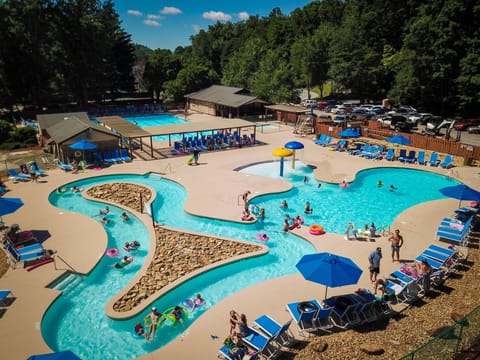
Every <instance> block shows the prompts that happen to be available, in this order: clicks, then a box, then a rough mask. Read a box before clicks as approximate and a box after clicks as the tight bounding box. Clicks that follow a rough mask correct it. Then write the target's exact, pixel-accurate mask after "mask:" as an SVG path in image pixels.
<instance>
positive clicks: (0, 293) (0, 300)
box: [0, 290, 13, 306]
mask: <svg viewBox="0 0 480 360" xmlns="http://www.w3.org/2000/svg"><path fill="white" fill-rule="evenodd" d="M8 295H12V296H13V293H12V291H11V290H0V305H2V306H7V302H6V300H7V297H8Z"/></svg>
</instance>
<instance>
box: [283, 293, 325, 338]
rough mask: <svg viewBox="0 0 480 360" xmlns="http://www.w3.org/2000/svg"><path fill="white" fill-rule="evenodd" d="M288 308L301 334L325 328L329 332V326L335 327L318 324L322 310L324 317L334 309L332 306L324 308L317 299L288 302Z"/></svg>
mask: <svg viewBox="0 0 480 360" xmlns="http://www.w3.org/2000/svg"><path fill="white" fill-rule="evenodd" d="M287 310H288V312H289V313H290V315H291V316H292V318H293V320H294V321H295V322H296V323H297V325H298V329H299V334H300V335H301V336H305V333H312V332H316V331H317V330H323V331H326V332H329V330H328V329H329V328H331V327H333V325H331V326H330V327H320V326H319V325H318V321H317V320H318V318H319V317H318V314H319V312H320V311H322V310H325V311H323V312H322V318H325V315H326V314H327V313H328V317H329V316H330V313H331V311H332V309H331V308H328V309H322V307H321V305H320V304H319V303H318V301H317V300H310V301H302V302H296V303H291V304H287Z"/></svg>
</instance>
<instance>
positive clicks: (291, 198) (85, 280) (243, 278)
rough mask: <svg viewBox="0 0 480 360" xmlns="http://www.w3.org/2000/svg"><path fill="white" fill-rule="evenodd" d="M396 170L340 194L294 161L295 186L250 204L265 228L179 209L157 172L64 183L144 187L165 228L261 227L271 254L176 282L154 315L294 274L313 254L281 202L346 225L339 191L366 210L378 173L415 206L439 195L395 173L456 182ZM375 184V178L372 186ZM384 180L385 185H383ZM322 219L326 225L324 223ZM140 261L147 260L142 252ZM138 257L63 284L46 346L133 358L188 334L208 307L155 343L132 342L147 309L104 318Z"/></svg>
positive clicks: (259, 169) (266, 167) (116, 232)
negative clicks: (308, 205) (331, 212)
mask: <svg viewBox="0 0 480 360" xmlns="http://www.w3.org/2000/svg"><path fill="white" fill-rule="evenodd" d="M275 166H278V163H276V164H275V163H270V164H263V166H262V165H256V166H254V167H252V168H250V169H249V168H245V169H243V170H242V171H245V172H248V171H252V173H257V174H263V172H264V171H265V172H266V173H270V174H271V173H272V172H273V173H276V171H274V170H275V169H277V170H278V168H277V167H275ZM399 170H401V171H402V172H401V173H398V172H397V169H385V170H382V171H380V172H379V170H367V171H364V172H362V173H360V174H359V175H358V177H357V181H358V183H357V181H356V182H355V183H353V184H352V185H351V187H350V188H349V189H342V190H340V189H339V188H338V186H336V187H335V186H334V185H332V184H322V186H321V187H320V189H319V188H318V185H317V184H316V183H315V182H314V180H313V173H312V169H311V168H309V167H306V166H302V164H301V163H298V162H297V169H295V170H294V171H286V172H285V174H286V176H285V178H286V179H288V180H289V181H291V182H292V183H293V185H294V186H295V187H294V189H292V190H291V191H289V192H288V193H284V194H281V195H278V194H272V195H265V196H261V197H257V198H254V199H253V202H254V203H259V204H260V203H261V204H262V205H265V206H266V208H267V218H266V220H265V222H264V223H263V224H260V223H259V224H241V223H232V222H228V221H222V220H215V219H205V218H201V217H195V216H191V215H189V214H186V213H185V212H184V211H183V202H184V200H185V196H186V193H185V190H184V189H183V187H181V186H180V185H178V184H176V183H174V182H171V181H169V180H166V179H161V178H160V177H158V176H157V175H155V174H149V175H113V176H102V177H95V178H90V179H84V180H81V181H77V182H74V183H71V184H70V185H69V186H78V187H82V188H86V187H89V186H92V185H96V184H101V183H106V182H113V181H128V182H133V183H138V184H147V185H149V186H150V187H152V188H153V189H154V190H155V191H156V192H157V194H158V195H157V200H156V201H155V203H154V206H153V210H154V214H155V218H156V220H157V221H159V222H162V223H165V224H166V225H169V226H172V227H176V228H180V229H186V230H193V231H196V232H202V233H206V234H212V235H221V236H226V237H232V238H239V239H244V240H249V241H253V242H257V241H258V240H257V239H256V234H257V233H258V232H259V231H260V230H261V231H264V232H267V233H268V234H269V235H270V240H269V241H268V242H267V243H266V244H267V245H268V246H269V247H270V252H269V254H267V255H265V256H261V257H257V258H253V259H246V260H242V261H239V262H236V263H234V264H230V265H226V266H223V267H221V268H218V269H215V270H213V271H209V272H207V273H205V274H203V275H200V276H198V277H196V278H194V279H192V280H190V281H188V282H186V283H184V284H182V285H181V286H179V287H177V288H176V289H175V290H174V291H172V292H170V293H168V294H166V295H165V296H164V297H162V298H161V299H159V300H157V301H156V302H155V303H154V306H156V307H157V308H158V309H159V310H163V309H166V308H169V307H171V306H173V305H176V304H180V303H181V302H182V300H183V299H185V298H191V297H193V296H194V295H195V293H197V292H200V293H202V295H203V297H204V298H205V299H207V301H208V305H209V306H212V305H214V304H215V303H217V302H218V301H220V300H221V299H223V298H225V297H227V296H229V295H231V294H233V293H235V292H236V291H238V290H240V289H242V288H245V287H248V286H251V285H253V284H255V283H258V282H261V281H264V280H267V279H270V278H274V277H278V276H282V275H286V274H292V273H294V272H296V269H295V264H296V263H297V262H298V259H300V258H301V256H302V255H304V254H306V253H312V252H314V251H315V250H314V248H313V247H312V246H311V245H310V244H309V243H307V242H306V241H300V240H299V238H297V237H296V236H294V235H292V234H290V233H288V234H283V233H282V232H281V228H282V223H283V218H284V213H283V210H280V209H279V205H280V202H281V200H282V199H287V200H288V202H289V205H290V206H289V210H288V211H291V212H292V213H298V212H300V211H301V209H303V205H304V204H303V202H304V200H305V199H307V198H308V199H310V201H311V202H312V203H313V204H315V205H314V206H315V209H314V214H313V215H312V218H309V217H306V220H307V221H311V220H313V221H315V222H318V223H320V221H319V219H317V218H315V216H323V215H322V214H323V212H324V211H327V210H328V208H333V207H342V206H343V209H344V211H343V212H342V211H340V212H338V214H336V218H337V221H338V222H340V223H341V222H345V221H350V220H352V217H355V218H356V216H358V217H359V218H360V219H363V218H364V217H363V216H364V211H360V212H359V214H358V215H352V213H350V211H345V209H346V208H347V206H348V208H349V209H350V207H351V199H350V197H348V196H346V195H345V194H349V193H350V194H351V195H354V196H356V197H355V199H356V201H357V202H359V204H358V205H359V207H362V208H363V209H365V210H366V207H365V206H360V205H361V204H365V203H367V202H368V201H371V200H373V198H372V195H371V193H373V192H376V191H383V190H385V189H378V188H376V181H378V176H379V174H381V177H382V179H384V182H385V181H386V179H390V176H392V178H394V179H396V180H397V181H396V184H397V186H398V187H399V190H398V193H397V195H395V196H397V197H407V198H410V197H411V198H412V199H413V200H412V201H413V202H415V201H416V203H419V202H422V201H427V200H431V197H434V198H436V199H438V198H442V197H443V196H442V195H441V194H440V193H439V192H438V191H437V193H436V194H430V193H429V195H428V196H427V198H424V197H423V196H422V194H419V195H418V196H417V195H416V194H417V192H415V194H414V193H413V192H408V191H406V189H403V187H402V186H400V183H399V180H398V179H399V176H401V178H402V181H403V178H404V177H405V176H406V175H407V173H410V172H412V174H413V175H414V176H415V175H417V176H418V178H417V179H418V182H426V181H433V182H430V183H429V184H428V185H429V186H430V187H432V188H435V187H436V188H437V189H438V188H439V187H444V186H449V185H451V184H454V183H455V182H454V181H453V180H450V179H447V178H445V177H443V176H439V175H433V174H428V173H424V172H419V171H415V170H406V169H399ZM390 171H394V173H393V174H392V175H390ZM304 176H307V178H308V180H309V181H308V182H307V183H306V184H305V183H304V182H303V179H304ZM374 179H377V180H376V181H375V182H374V183H373V184H371V182H373V181H374ZM387 181H388V180H387ZM385 183H386V184H387V183H388V182H385ZM359 184H362V185H359ZM357 185H358V187H357ZM361 189H363V190H364V191H363V193H364V194H363V198H362V197H361V196H360V194H356V192H359V193H362V191H361ZM341 191H342V192H341ZM337 193H338V194H337ZM384 195H385V194H384ZM387 195H388V194H387ZM75 196H76V195H75ZM327 196H328V197H330V196H339V197H338V199H344V200H343V201H348V203H347V204H341V203H338V202H337V203H335V206H332V205H331V204H333V202H330V201H325V197H327ZM391 196H394V195H391ZM297 198H298V199H297ZM171 199H175V201H170V200H171ZM345 199H346V200H345ZM375 199H376V198H375ZM50 201H51V203H52V204H54V205H55V206H58V207H60V208H65V209H68V210H71V211H76V212H80V213H83V214H86V215H90V216H92V215H94V214H96V213H97V212H98V209H99V207H100V205H99V204H98V203H95V202H91V201H88V200H85V199H83V197H81V196H76V197H75V198H73V195H70V196H67V197H63V196H61V195H58V194H52V195H51V196H50ZM335 201H341V200H335ZM402 206H411V205H409V202H404V201H398V202H397V201H396V202H394V203H392V204H391V205H389V207H388V208H387V209H388V211H385V209H383V211H382V214H385V218H383V217H381V216H379V217H378V219H379V220H378V222H387V221H389V220H388V219H390V218H394V217H395V216H397V215H398V214H399V213H400V212H401V211H403V210H404V209H405V208H404V207H402ZM317 213H318V214H317ZM111 214H112V216H117V215H119V214H120V209H119V208H116V207H113V206H111ZM129 215H131V216H130V218H131V222H130V224H128V226H129V228H128V231H130V232H131V233H132V234H135V235H136V238H137V239H138V240H140V241H141V243H142V245H143V244H146V243H147V242H148V234H147V233H146V229H144V228H143V223H141V222H140V221H139V220H138V219H136V218H135V216H134V215H133V214H129ZM320 219H322V221H323V219H324V218H323V217H321V218H320ZM324 220H325V221H327V219H326V218H325V219H324ZM358 221H361V220H358ZM368 221H369V220H368ZM329 224H330V223H329ZM117 226H120V228H118V229H117ZM123 226H126V225H124V224H123V223H122V222H119V221H115V222H113V224H112V225H111V227H110V226H107V227H106V230H107V234H108V236H109V243H108V246H109V247H120V248H121V247H122V244H123V241H124V240H125V238H124V237H123V236H122V234H123V233H124V231H125V228H123V229H122V227H123ZM329 226H332V229H333V228H334V226H333V225H329ZM338 229H339V230H340V231H339V232H343V231H344V229H343V226H339V227H338ZM327 230H328V229H327ZM144 256H146V251H145V252H144ZM143 259H144V257H143ZM143 259H142V257H141V256H139V257H138V259H137V256H135V261H134V263H132V265H131V266H136V267H137V268H135V267H128V268H126V269H125V270H127V271H126V272H122V273H120V272H118V271H114V269H113V268H112V265H113V262H112V259H110V258H107V257H104V258H103V259H102V261H101V262H100V263H99V264H98V265H97V267H96V268H95V269H94V270H93V271H92V272H91V274H89V275H88V276H86V277H82V278H81V280H79V281H77V282H76V284H75V286H71V287H68V286H67V288H66V290H65V291H64V293H63V295H62V296H60V297H59V298H58V299H57V300H56V301H55V302H54V303H53V304H52V306H51V307H50V309H49V310H48V311H47V312H46V314H45V316H44V319H43V321H42V334H43V336H44V338H45V341H46V342H47V344H48V345H49V346H50V347H51V348H53V349H54V350H57V351H60V350H66V349H70V350H72V351H74V352H75V353H76V354H78V355H79V356H80V357H81V358H85V359H87V358H97V357H99V356H101V357H102V358H105V359H131V358H134V357H138V356H140V355H143V354H146V353H148V352H151V351H153V350H155V349H157V348H159V347H161V346H163V345H165V344H167V343H168V342H169V341H171V340H172V339H174V338H175V337H178V336H180V335H182V334H184V335H185V334H187V333H188V325H189V324H190V323H191V322H193V321H195V319H196V318H197V317H198V316H199V315H200V314H201V312H203V311H206V310H208V307H207V309H203V310H202V311H200V312H199V313H196V314H195V316H194V317H193V318H189V319H188V320H187V321H186V324H185V327H180V326H164V327H162V328H160V329H159V330H158V332H157V336H156V338H155V340H154V341H152V342H151V343H146V342H145V341H144V340H143V339H137V338H134V337H133V335H132V329H133V326H134V324H135V322H136V321H142V319H143V317H144V316H145V315H146V314H147V312H148V311H144V312H143V313H142V314H140V315H139V316H137V317H135V318H133V319H129V320H125V321H114V320H111V319H109V318H107V317H106V316H105V314H104V306H105V304H106V303H107V302H108V301H109V300H110V298H111V297H112V296H114V295H115V294H116V293H117V292H118V291H119V289H121V288H123V287H124V286H125V285H126V284H127V283H128V282H129V281H130V280H131V279H132V278H133V276H134V275H135V272H136V269H137V270H138V268H139V267H140V266H141V265H142V263H143ZM137 260H138V261H137ZM252 269H253V271H252ZM119 274H122V275H119ZM252 274H255V276H252ZM125 340H127V341H128V346H125Z"/></svg>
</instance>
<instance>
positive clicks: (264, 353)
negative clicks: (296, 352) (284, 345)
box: [243, 327, 282, 359]
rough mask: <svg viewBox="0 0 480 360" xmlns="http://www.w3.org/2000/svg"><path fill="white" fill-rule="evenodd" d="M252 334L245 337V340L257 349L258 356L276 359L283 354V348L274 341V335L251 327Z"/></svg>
mask: <svg viewBox="0 0 480 360" xmlns="http://www.w3.org/2000/svg"><path fill="white" fill-rule="evenodd" d="M249 329H250V334H249V335H247V336H244V337H243V342H245V343H246V344H247V345H248V346H250V347H251V348H253V349H255V350H257V353H256V356H260V357H261V358H262V359H276V358H277V357H279V356H280V355H281V354H282V350H281V349H280V347H279V346H278V345H276V344H275V342H274V341H273V340H274V338H273V337H266V336H265V335H263V334H261V333H259V332H258V331H256V330H255V329H254V328H251V327H249Z"/></svg>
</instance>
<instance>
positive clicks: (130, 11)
mask: <svg viewBox="0 0 480 360" xmlns="http://www.w3.org/2000/svg"><path fill="white" fill-rule="evenodd" d="M127 14H128V15H133V16H142V13H141V12H140V11H138V10H128V11H127Z"/></svg>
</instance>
